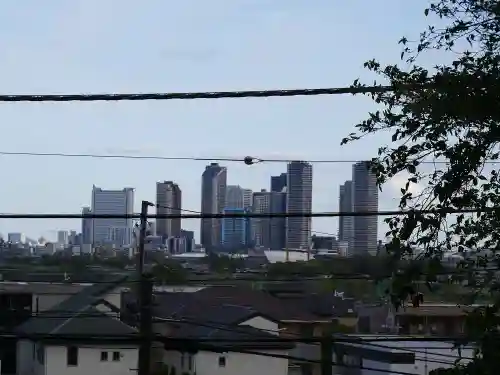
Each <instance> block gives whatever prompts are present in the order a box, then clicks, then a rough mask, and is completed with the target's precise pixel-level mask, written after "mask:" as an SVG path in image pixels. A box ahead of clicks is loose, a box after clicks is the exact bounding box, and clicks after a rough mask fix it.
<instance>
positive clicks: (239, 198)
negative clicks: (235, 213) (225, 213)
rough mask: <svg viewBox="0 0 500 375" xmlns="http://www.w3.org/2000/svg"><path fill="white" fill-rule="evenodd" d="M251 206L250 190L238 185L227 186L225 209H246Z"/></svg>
mask: <svg viewBox="0 0 500 375" xmlns="http://www.w3.org/2000/svg"><path fill="white" fill-rule="evenodd" d="M251 205H252V190H250V189H244V188H242V187H241V186H239V185H227V188H226V208H235V209H236V208H238V209H247V208H250V207H251Z"/></svg>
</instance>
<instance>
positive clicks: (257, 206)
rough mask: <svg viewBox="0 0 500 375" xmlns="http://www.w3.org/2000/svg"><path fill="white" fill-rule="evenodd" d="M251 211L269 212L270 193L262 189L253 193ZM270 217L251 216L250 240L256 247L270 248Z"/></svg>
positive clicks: (256, 212) (257, 212) (258, 212)
mask: <svg viewBox="0 0 500 375" xmlns="http://www.w3.org/2000/svg"><path fill="white" fill-rule="evenodd" d="M252 212H253V213H255V214H269V213H270V212H271V193H270V192H268V191H266V190H265V189H262V190H261V191H260V192H255V193H253V202H252ZM269 220H270V218H269V217H254V218H252V222H251V227H252V242H253V245H254V246H256V247H265V248H270V242H271V241H270V239H271V237H270V235H271V233H270V230H271V226H270V221H269Z"/></svg>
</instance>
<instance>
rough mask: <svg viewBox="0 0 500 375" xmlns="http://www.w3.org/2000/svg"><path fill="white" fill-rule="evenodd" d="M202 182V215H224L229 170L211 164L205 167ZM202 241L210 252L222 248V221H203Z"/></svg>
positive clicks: (210, 219)
mask: <svg viewBox="0 0 500 375" xmlns="http://www.w3.org/2000/svg"><path fill="white" fill-rule="evenodd" d="M201 180H202V181H201V213H202V214H222V213H223V211H224V208H225V207H226V188H227V168H226V167H223V166H220V165H219V164H218V163H211V164H210V165H207V166H206V167H205V171H204V172H203V174H202V177H201ZM200 239H201V244H202V245H203V246H204V247H205V248H206V249H207V250H209V251H210V250H212V249H214V248H217V247H219V246H221V245H222V219H218V218H214V219H212V218H208V219H201V224H200Z"/></svg>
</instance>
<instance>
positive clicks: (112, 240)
mask: <svg viewBox="0 0 500 375" xmlns="http://www.w3.org/2000/svg"><path fill="white" fill-rule="evenodd" d="M91 210H92V213H93V214H94V215H133V214H134V189H133V188H124V189H122V190H104V189H101V188H98V187H96V186H94V187H93V188H92V207H91ZM133 228H134V222H133V218H132V217H130V218H125V217H124V218H106V219H92V243H93V244H99V245H103V244H113V245H118V246H123V245H129V244H131V243H132V232H133Z"/></svg>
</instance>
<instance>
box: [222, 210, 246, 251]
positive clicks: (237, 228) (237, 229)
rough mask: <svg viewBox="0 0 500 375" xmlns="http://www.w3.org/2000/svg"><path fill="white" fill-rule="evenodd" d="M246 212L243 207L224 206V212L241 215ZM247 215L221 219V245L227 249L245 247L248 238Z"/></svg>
mask: <svg viewBox="0 0 500 375" xmlns="http://www.w3.org/2000/svg"><path fill="white" fill-rule="evenodd" d="M247 212H248V209H245V208H225V209H224V214H239V215H243V214H245V213H247ZM248 220H249V219H248V218H247V217H225V218H224V219H222V245H223V246H224V247H225V248H227V249H229V250H240V249H241V248H246V246H247V239H248V233H247V232H248V229H249V226H248Z"/></svg>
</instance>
